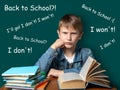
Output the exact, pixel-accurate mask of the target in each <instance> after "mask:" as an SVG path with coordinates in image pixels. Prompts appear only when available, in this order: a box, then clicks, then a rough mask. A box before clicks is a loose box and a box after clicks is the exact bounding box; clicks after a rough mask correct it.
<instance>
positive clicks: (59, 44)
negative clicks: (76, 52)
mask: <svg viewBox="0 0 120 90" xmlns="http://www.w3.org/2000/svg"><path fill="white" fill-rule="evenodd" d="M63 47H64V42H63V41H62V40H61V39H57V40H56V41H55V42H54V43H53V44H52V45H51V48H53V49H55V50H56V49H57V48H63Z"/></svg>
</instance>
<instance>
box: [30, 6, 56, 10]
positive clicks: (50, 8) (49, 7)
mask: <svg viewBox="0 0 120 90" xmlns="http://www.w3.org/2000/svg"><path fill="white" fill-rule="evenodd" d="M30 11H56V5H48V6H41V5H37V6H35V5H31V6H30Z"/></svg>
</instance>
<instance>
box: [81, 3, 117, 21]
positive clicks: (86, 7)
mask: <svg viewBox="0 0 120 90" xmlns="http://www.w3.org/2000/svg"><path fill="white" fill-rule="evenodd" d="M81 8H82V9H84V10H86V11H88V12H91V13H92V14H95V15H97V16H99V17H101V18H103V19H105V20H107V21H110V22H112V23H114V22H115V20H116V19H115V18H113V17H112V16H109V15H106V14H105V13H103V12H101V11H97V10H95V9H94V8H92V7H90V6H87V5H86V4H82V6H81Z"/></svg>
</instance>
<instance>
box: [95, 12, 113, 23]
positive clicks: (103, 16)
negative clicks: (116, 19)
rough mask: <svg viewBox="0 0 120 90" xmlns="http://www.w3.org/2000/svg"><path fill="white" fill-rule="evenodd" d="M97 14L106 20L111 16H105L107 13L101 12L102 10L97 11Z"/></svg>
mask: <svg viewBox="0 0 120 90" xmlns="http://www.w3.org/2000/svg"><path fill="white" fill-rule="evenodd" d="M97 15H98V16H99V17H102V18H104V19H106V20H108V21H110V20H111V16H107V15H105V14H104V13H102V12H98V13H97Z"/></svg>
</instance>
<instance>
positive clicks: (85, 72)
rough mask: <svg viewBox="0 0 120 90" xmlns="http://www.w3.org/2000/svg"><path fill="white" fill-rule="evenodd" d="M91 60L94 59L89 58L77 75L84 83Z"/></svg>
mask: <svg viewBox="0 0 120 90" xmlns="http://www.w3.org/2000/svg"><path fill="white" fill-rule="evenodd" d="M93 60H94V59H93V58H91V57H90V56H89V57H88V59H87V60H86V62H85V63H84V65H83V67H82V69H81V71H80V73H79V75H80V77H81V78H82V80H84V81H86V77H87V73H88V72H89V69H90V67H91V64H92V63H93Z"/></svg>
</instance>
